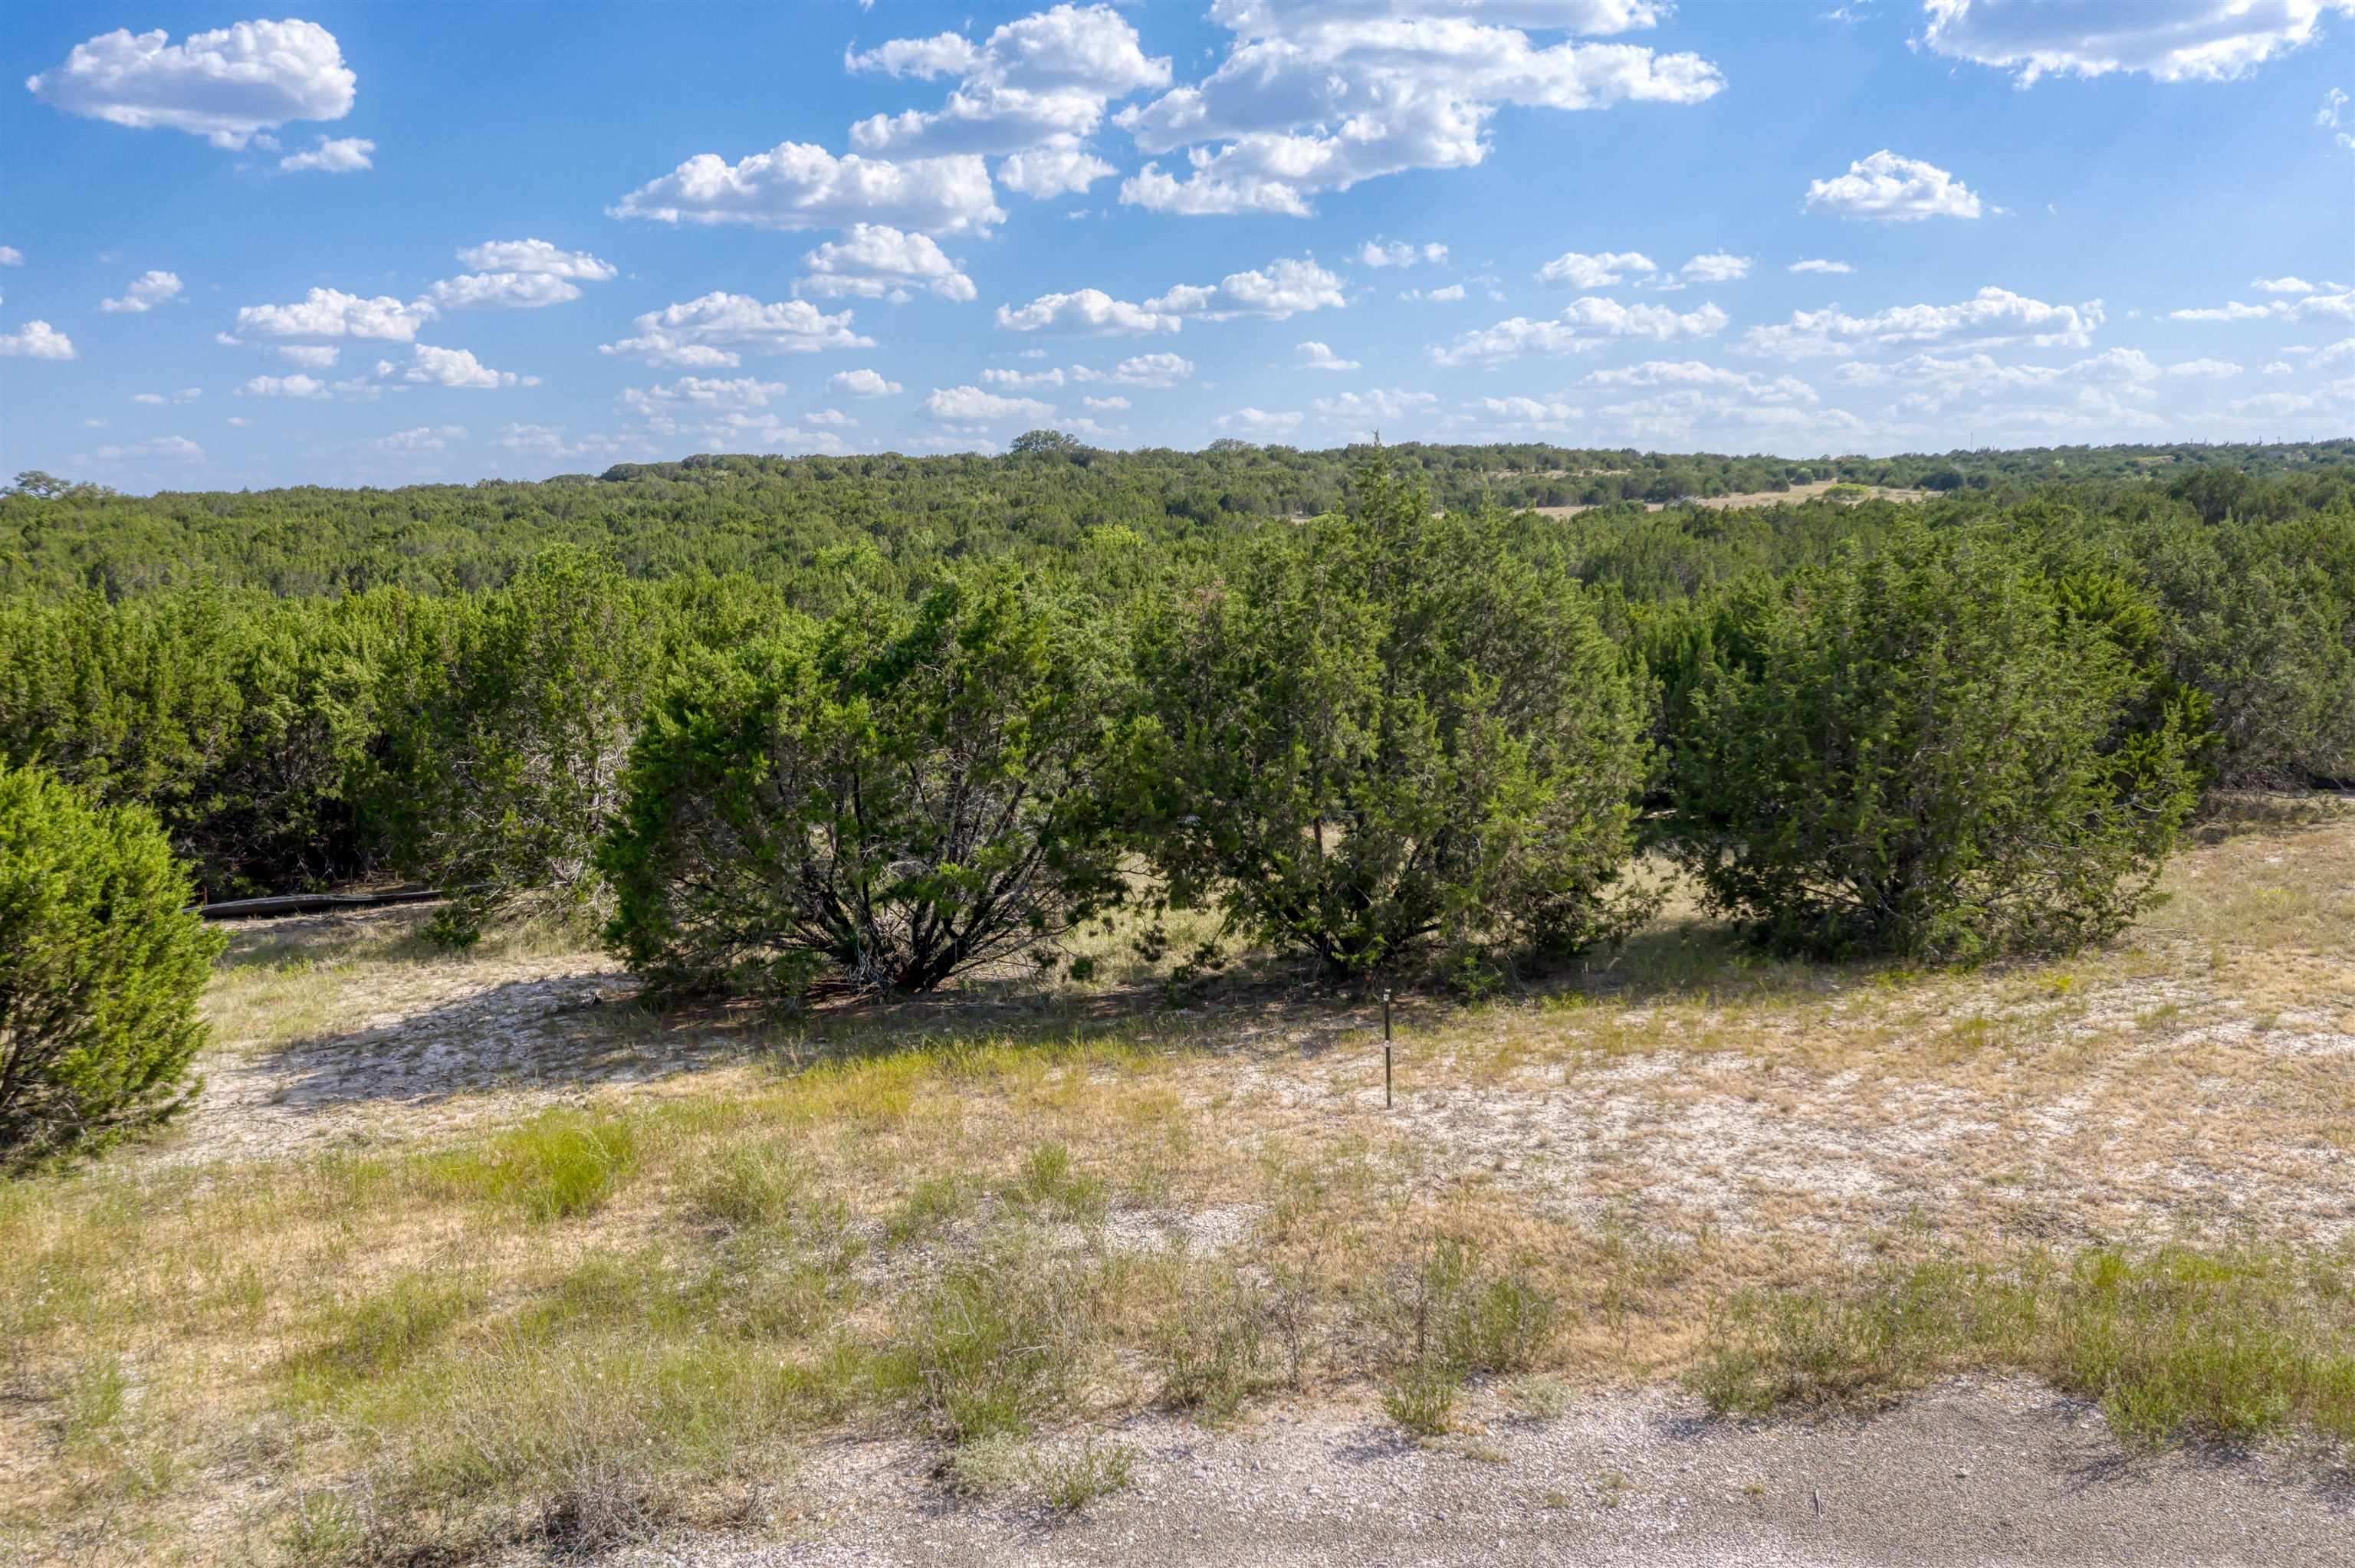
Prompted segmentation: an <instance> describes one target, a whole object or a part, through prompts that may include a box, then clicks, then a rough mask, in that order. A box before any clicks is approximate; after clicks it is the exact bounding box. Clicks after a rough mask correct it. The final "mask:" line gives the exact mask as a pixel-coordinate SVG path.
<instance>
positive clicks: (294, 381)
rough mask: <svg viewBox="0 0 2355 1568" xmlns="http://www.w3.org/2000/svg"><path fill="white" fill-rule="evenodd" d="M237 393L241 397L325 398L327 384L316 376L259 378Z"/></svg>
mask: <svg viewBox="0 0 2355 1568" xmlns="http://www.w3.org/2000/svg"><path fill="white" fill-rule="evenodd" d="M237 391H238V396H239V397H325V396H326V395H327V384H326V383H325V382H324V381H322V380H320V379H319V378H318V377H317V376H300V375H297V376H255V377H254V378H253V379H252V380H250V381H249V382H247V383H246V384H245V385H244V386H242V387H239V388H238V389H237Z"/></svg>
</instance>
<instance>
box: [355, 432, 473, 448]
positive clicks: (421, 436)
mask: <svg viewBox="0 0 2355 1568" xmlns="http://www.w3.org/2000/svg"><path fill="white" fill-rule="evenodd" d="M465 439H466V427H465V426H464V425H420V426H418V427H417V428H416V429H413V430H395V431H393V432H392V434H390V435H389V436H378V437H377V438H376V440H372V441H370V442H369V443H368V445H370V446H372V447H374V448H376V449H377V450H379V451H388V452H438V451H441V450H444V449H445V448H447V447H448V446H449V444H450V443H451V442H452V441H463V440H465Z"/></svg>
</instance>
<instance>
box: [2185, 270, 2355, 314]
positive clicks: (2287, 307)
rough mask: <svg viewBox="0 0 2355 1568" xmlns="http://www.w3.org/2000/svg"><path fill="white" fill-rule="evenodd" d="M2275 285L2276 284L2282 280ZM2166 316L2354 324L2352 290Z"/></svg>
mask: <svg viewBox="0 0 2355 1568" xmlns="http://www.w3.org/2000/svg"><path fill="white" fill-rule="evenodd" d="M2275 281H2276V282H2279V281H2283V280H2279V279H2276V280H2275ZM2290 281H2296V280H2290ZM2168 316H2169V319H2170V320H2173V321H2179V322H2255V321H2264V320H2266V319H2268V318H2271V319H2273V320H2276V321H2293V322H2296V321H2309V320H2317V319H2324V318H2328V319H2333V320H2338V321H2355V290H2340V291H2338V292H2335V293H2325V292H2322V291H2319V290H2318V291H2316V292H2313V293H2309V294H2306V295H2303V296H2299V295H2295V294H2292V295H2289V296H2288V297H2286V298H2283V299H2277V300H2268V301H2266V302H2264V304H2262V305H2244V304H2243V303H2242V302H2240V301H2238V300H2228V301H2226V302H2224V303H2223V304H2221V305H2202V306H2199V307H2197V308H2192V309H2186V310H2180V311H2169V313H2168Z"/></svg>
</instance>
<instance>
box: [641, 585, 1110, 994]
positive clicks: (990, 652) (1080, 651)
mask: <svg viewBox="0 0 2355 1568" xmlns="http://www.w3.org/2000/svg"><path fill="white" fill-rule="evenodd" d="M1109 679H1110V668H1109V662H1108V661H1107V660H1106V658H1105V657H1104V656H1103V653H1102V652H1101V651H1100V650H1099V649H1098V648H1097V646H1096V639H1095V637H1094V634H1093V632H1092V630H1091V628H1090V626H1089V625H1088V624H1087V623H1085V622H1083V621H1082V620H1078V619H1077V618H1075V617H1074V616H1073V615H1071V613H1070V612H1069V611H1067V610H1065V609H1062V608H1061V607H1060V606H1059V605H1056V604H1054V603H1052V602H1050V601H1048V600H1046V599H1043V598H1041V597H1039V596H1038V595H1036V594H1034V593H1031V592H1028V591H1027V590H1025V589H1023V588H1018V587H1016V586H1013V585H1010V584H1003V583H1001V584H998V585H996V586H994V587H993V586H985V585H978V584H973V583H966V582H950V583H947V584H944V585H943V586H941V587H938V588H934V589H933V590H932V591H931V592H930V593H928V594H927V595H926V596H925V597H924V599H922V602H921V603H919V604H917V605H915V606H914V607H912V608H910V609H902V608H900V607H896V606H891V605H888V604H885V603H882V602H879V601H878V602H870V603H867V604H863V605H861V606H858V607H857V608H855V609H851V610H847V611H845V612H844V613H842V614H841V615H838V616H837V617H836V618H835V619H834V620H831V621H830V622H828V623H827V624H826V626H825V627H824V628H822V629H819V630H816V631H815V632H814V633H812V634H808V635H804V636H800V637H795V638H792V639H789V640H785V641H773V642H770V643H768V644H765V645H763V646H762V647H759V648H757V649H755V650H753V651H752V652H750V653H749V654H748V655H746V656H745V657H743V658H742V659H741V660H738V661H736V662H733V663H725V664H721V665H719V666H718V667H716V668H713V669H709V670H708V671H707V672H706V673H705V676H704V678H703V679H701V680H699V681H697V682H693V683H687V684H684V685H683V686H682V687H681V688H680V689H678V690H677V691H675V692H674V693H673V694H671V696H670V697H668V698H667V699H666V701H665V702H664V703H663V704H662V705H660V707H659V708H658V710H657V711H656V713H655V715H654V716H653V717H652V719H651V720H650V721H649V726H648V729H647V733H646V735H645V738H644V740H643V741H642V742H641V743H640V745H639V747H638V749H637V752H636V754H635V756H634V758H633V760H632V763H631V768H630V775H629V780H628V806H627V809H626V810H625V811H624V812H623V818H622V820H621V821H620V822H619V823H618V824H617V825H616V827H615V828H614V830H613V834H612V836H611V837H610V838H609V839H608V841H607V842H606V844H605V847H604V849H603V851H602V858H601V864H602V865H603V867H604V868H605V870H606V872H607V874H609V875H610V876H611V877H612V878H613V885H614V888H615V892H616V895H617V906H618V907H617V913H616V916H615V918H614V919H613V923H612V925H611V926H610V927H608V938H609V939H610V940H611V942H612V943H613V947H614V948H615V949H616V950H617V951H618V952H619V953H620V954H621V955H622V956H623V958H624V959H627V960H628V962H629V964H630V966H631V968H633V969H636V970H637V971H638V972H640V973H641V974H644V975H646V976H647V977H649V978H650V979H651V980H655V982H656V983H657V984H660V985H663V986H666V987H670V988H679V989H690V990H732V991H742V992H747V993H751V994H756V995H777V996H784V995H797V994H801V993H804V992H806V991H811V990H813V989H817V988H829V989H837V990H846V991H853V992H910V991H929V990H931V989H932V988H933V987H935V986H938V985H939V984H941V983H942V982H943V981H944V980H948V979H950V978H951V977H953V976H954V975H957V974H959V973H962V972H963V971H964V970H967V969H973V968H975V967H976V966H979V965H985V964H989V963H992V962H996V961H1001V960H1004V959H1010V958H1014V957H1017V956H1018V955H1020V954H1021V953H1022V952H1023V951H1024V950H1025V949H1028V948H1032V947H1034V946H1035V945H1036V944H1038V943H1040V942H1042V941H1045V940H1050V939H1051V938H1054V937H1056V936H1057V935H1059V934H1060V933H1061V932H1063V931H1065V930H1067V929H1069V928H1070V927H1071V926H1072V925H1073V924H1074V923H1076V922H1077V921H1079V920H1081V919H1083V918H1085V917H1086V916H1088V915H1090V914H1092V912H1094V911H1095V910H1096V909H1097V908H1098V907H1100V906H1102V905H1103V903H1104V902H1106V901H1108V900H1109V899H1110V898H1112V897H1114V896H1115V895H1117V894H1118V893H1119V891H1120V889H1121V879H1120V846H1119V843H1118V841H1117V840H1116V838H1115V836H1114V834H1113V832H1111V831H1110V829H1109V826H1108V824H1107V823H1106V821H1104V819H1103V811H1102V804H1103V793H1102V791H1103V776H1104V774H1105V772H1106V768H1107V761H1106V759H1107V757H1108V755H1109V754H1108V751H1107V743H1106V738H1105V736H1106V730H1107V728H1108V723H1107V709H1108V708H1109V706H1110V705H1111V697H1110V694H1109Z"/></svg>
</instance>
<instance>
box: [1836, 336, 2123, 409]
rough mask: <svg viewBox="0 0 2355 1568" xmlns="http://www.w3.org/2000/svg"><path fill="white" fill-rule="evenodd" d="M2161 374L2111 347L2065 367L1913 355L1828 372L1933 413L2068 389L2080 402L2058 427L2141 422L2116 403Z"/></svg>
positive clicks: (1850, 364) (1981, 356)
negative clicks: (2089, 421) (2089, 419)
mask: <svg viewBox="0 0 2355 1568" xmlns="http://www.w3.org/2000/svg"><path fill="white" fill-rule="evenodd" d="M2163 374H2164V373H2163V372H2162V371H2161V370H2160V369H2159V367H2158V365H2157V364H2155V363H2154V362H2153V361H2152V360H2151V358H2150V356H2149V355H2146V354H2144V353H2143V352H2142V351H2141V350H2139V349H2133V348H2113V349H2108V350H2105V352H2103V353H2101V354H2097V355H2091V356H2090V357H2088V358H2084V359H2080V360H2075V361H2073V362H2072V363H2070V364H2067V365H2004V364H1999V363H1998V362H1997V361H1996V360H1995V359H1993V358H1991V357H1990V356H1988V355H1984V354H1972V355H1959V356H1955V357H1944V358H1942V357H1940V356H1939V355H1935V354H1928V353H1924V354H1915V355H1908V356H1907V357H1905V358H1903V359H1900V360H1896V361H1894V362H1892V363H1891V364H1887V365H1874V364H1870V363H1866V362H1862V361H1856V360H1851V361H1849V362H1848V363H1846V364H1843V365H1841V366H1838V368H1837V369H1835V370H1834V371H1833V372H1832V375H1833V377H1834V378H1835V379H1837V380H1838V381H1839V382H1840V383H1841V384H1842V385H1843V386H1848V387H1898V388H1902V389H1903V391H1904V393H1905V396H1904V397H1903V399H1902V402H1901V404H1900V407H1901V408H1902V409H1904V410H1905V411H1908V412H1912V413H1922V414H1931V413H1937V412H1939V411H1941V410H1943V409H1945V408H1949V407H1951V406H1953V405H1955V404H1957V403H1982V404H1983V403H1986V402H1987V401H1988V400H1990V399H1992V398H1997V397H2009V396H2016V395H2018V394H2021V393H2045V392H2058V391H2064V390H2072V389H2073V391H2074V392H2075V394H2076V395H2077V396H2078V397H2080V398H2081V399H2089V400H2086V401H2081V402H2080V403H2079V404H2078V405H2077V406H2076V407H2075V408H2074V409H2073V410H2067V412H2068V413H2069V418H2065V419H2064V420H2063V421H2062V422H2063V423H2068V424H2072V425H2082V424H2083V423H2084V422H2085V416H2087V415H2089V414H2090V415H2094V416H2096V417H2099V416H2105V415H2106V416H2107V417H2109V418H2112V419H2113V420H2114V421H2115V420H2119V419H2124V420H2125V422H2127V423H2142V422H2144V421H2143V420H2142V418H2141V416H2140V415H2139V414H2130V413H2128V412H2126V410H2125V406H2124V405H2123V404H2121V403H2119V402H2118V401H2117V398H2118V397H2119V396H2124V397H2134V398H2145V399H2147V398H2148V397H2151V396H2152V387H2153V384H2154V383H2156V382H2157V381H2158V379H2159V377H2160V376H2162V375H2163Z"/></svg>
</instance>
